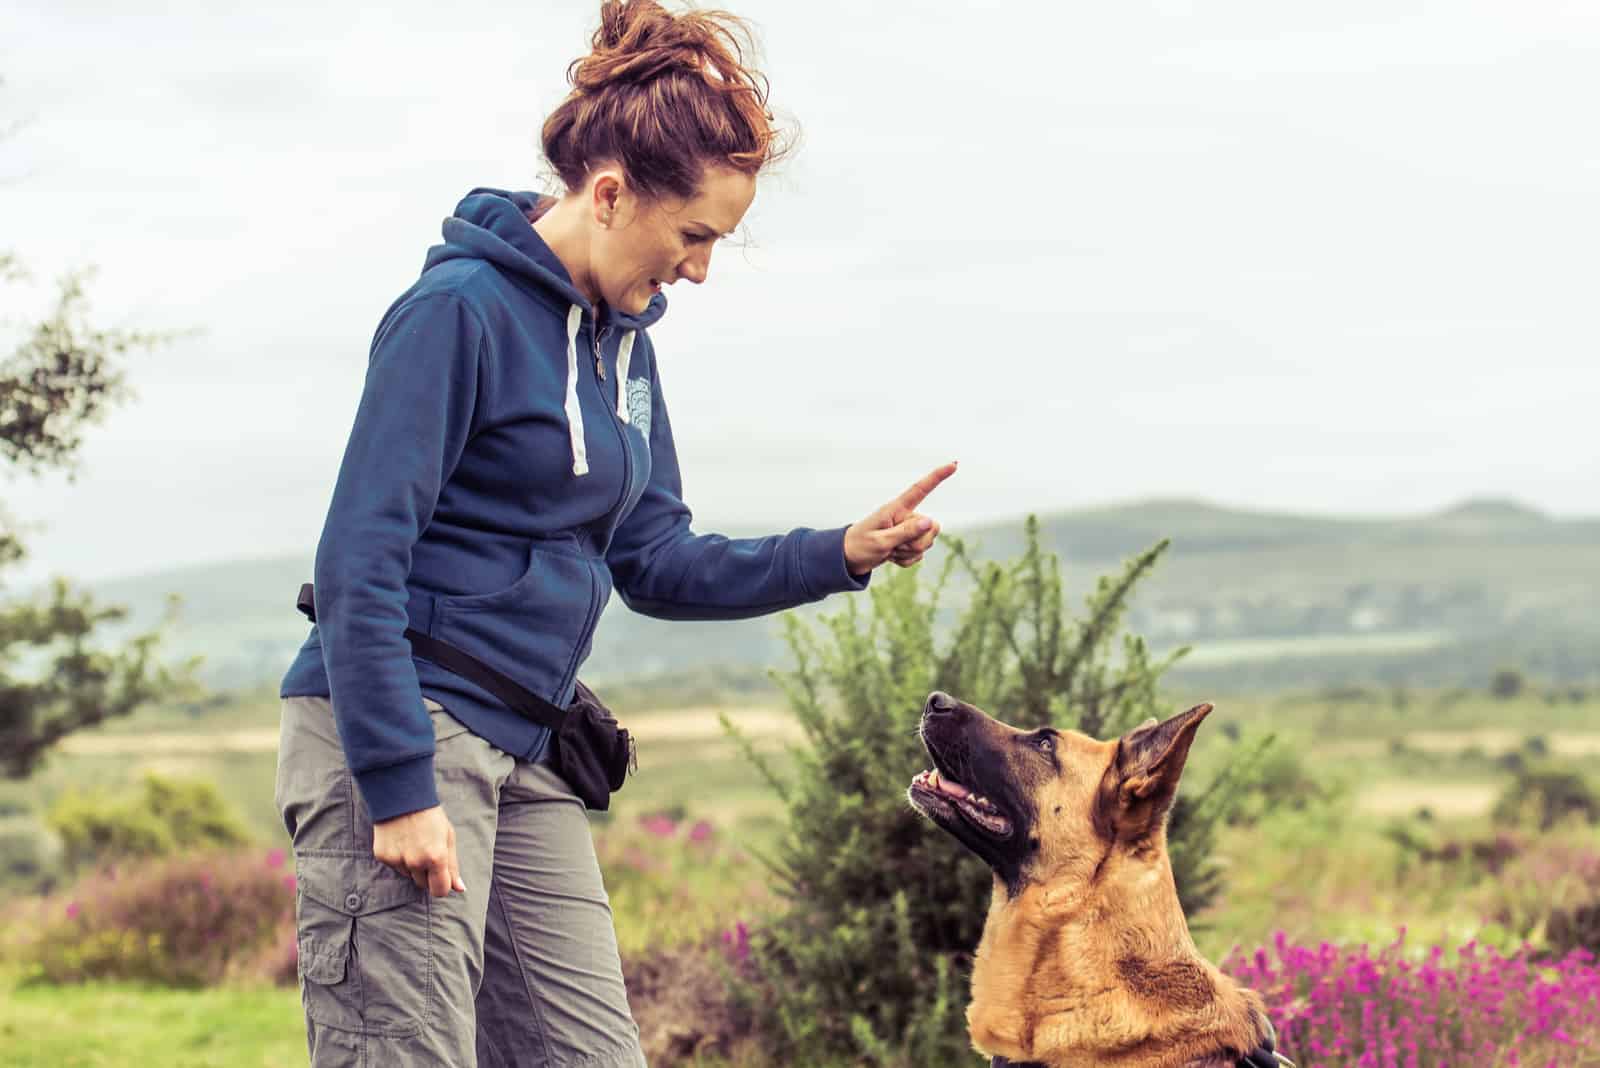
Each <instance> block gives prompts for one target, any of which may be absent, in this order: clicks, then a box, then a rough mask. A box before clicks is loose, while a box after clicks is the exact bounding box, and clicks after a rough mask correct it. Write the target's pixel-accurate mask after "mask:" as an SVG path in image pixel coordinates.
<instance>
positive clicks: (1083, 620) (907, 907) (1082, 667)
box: [723, 519, 1249, 1065]
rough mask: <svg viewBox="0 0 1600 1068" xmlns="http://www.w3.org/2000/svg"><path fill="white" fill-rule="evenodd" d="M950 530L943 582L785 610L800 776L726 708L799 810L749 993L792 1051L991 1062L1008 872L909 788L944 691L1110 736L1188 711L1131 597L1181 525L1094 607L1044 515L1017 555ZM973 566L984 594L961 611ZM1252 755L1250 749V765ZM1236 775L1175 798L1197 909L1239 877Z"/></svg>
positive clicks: (975, 584) (887, 577) (1016, 717)
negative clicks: (1167, 694)
mask: <svg viewBox="0 0 1600 1068" xmlns="http://www.w3.org/2000/svg"><path fill="white" fill-rule="evenodd" d="M949 542H950V544H951V546H952V549H951V552H950V555H949V556H948V558H947V559H946V562H945V566H944V568H943V569H942V570H941V571H940V572H939V573H938V575H937V577H936V578H935V579H934V580H933V581H932V582H927V583H925V582H924V581H923V580H922V578H921V575H920V574H919V572H920V570H921V569H908V570H904V571H899V572H897V573H895V574H884V575H880V576H879V577H878V578H876V579H875V580H874V582H873V585H872V587H871V590H870V593H869V595H868V598H867V600H868V601H869V602H870V609H863V608H862V607H861V601H862V599H860V598H851V599H847V600H846V601H845V602H844V605H843V607H842V608H841V609H840V610H839V611H838V612H835V613H833V614H831V615H825V616H824V617H822V621H821V624H820V627H819V628H813V627H810V626H806V625H803V624H801V623H799V622H797V621H796V620H794V619H793V618H792V617H791V618H789V619H787V620H786V625H787V627H788V638H789V643H790V646H791V649H792V651H793V655H794V658H795V667H794V669H793V670H791V671H789V672H787V673H782V674H780V676H779V680H780V682H781V684H782V685H783V687H784V689H785V691H786V693H787V696H788V699H789V702H790V704H791V706H792V708H793V710H794V712H795V715H796V717H797V719H798V721H799V723H800V725H801V727H802V729H803V732H804V736H805V743H806V744H805V745H804V746H801V747H798V748H797V749H796V750H795V751H794V753H793V756H794V760H795V764H794V771H793V773H792V775H791V776H788V777H780V776H778V775H777V774H776V773H775V772H774V771H773V770H772V768H771V767H770V765H769V764H768V763H767V761H766V760H765V759H764V758H763V756H762V755H761V754H760V753H758V752H757V751H756V750H755V749H754V747H753V746H752V745H750V744H749V743H748V741H745V740H744V739H743V738H742V736H739V735H738V731H737V729H736V728H735V727H734V726H733V724H732V723H731V722H730V721H729V720H728V718H727V717H726V716H724V717H723V723H724V726H725V727H726V728H727V729H728V730H729V731H730V732H732V733H734V734H735V736H736V737H740V740H741V743H742V744H743V747H744V751H745V753H746V756H747V757H748V758H749V759H750V760H752V761H753V762H754V763H755V764H756V765H757V766H758V767H759V768H760V769H761V770H762V772H763V773H764V774H765V775H766V777H767V779H768V781H769V782H770V783H771V785H772V786H773V788H774V789H775V790H776V791H777V793H778V794H779V796H780V798H781V799H782V800H783V802H784V804H785V806H786V808H787V810H788V823H787V827H786V832H785V835H784V836H783V837H782V838H781V839H780V840H779V844H778V845H777V846H776V849H775V854H774V855H773V856H771V857H768V858H766V859H767V861H768V863H769V864H770V866H771V867H772V869H773V874H774V876H775V884H776V887H777V892H778V894H779V895H780V897H781V898H782V907H783V911H782V913H781V915H780V916H778V917H777V918H775V919H774V920H773V921H772V922H771V923H769V924H767V925H765V926H764V927H763V928H762V929H760V930H759V931H757V932H756V934H755V935H754V937H753V940H752V949H751V962H752V964H753V968H754V970H755V972H756V973H757V974H758V976H759V980H758V982H757V983H756V984H754V985H752V986H748V987H746V988H745V989H744V990H743V991H742V993H741V995H740V996H741V997H742V998H743V1000H744V1002H745V1005H746V1008H747V1009H748V1010H749V1011H750V1012H751V1013H753V1014H754V1017H755V1019H756V1025H757V1027H758V1028H759V1030H760V1031H761V1032H762V1033H763V1036H764V1045H765V1046H767V1047H768V1048H769V1051H770V1052H771V1053H772V1054H773V1056H774V1057H775V1059H776V1062H777V1063H784V1064H800V1063H807V1062H808V1061H810V1060H814V1059H822V1058H823V1057H825V1056H837V1055H841V1054H842V1055H845V1056H850V1057H854V1058H858V1059H860V1060H862V1061H865V1062H867V1063H872V1064H879V1065H900V1064H905V1065H929V1064H960V1063H972V1062H973V1059H974V1055H973V1054H972V1052H971V1050H970V1046H969V1043H968V1040H967V1035H966V1024H965V1019H964V1014H965V1009H966V1004H967V981H968V976H969V972H970V964H971V959H972V953H973V951H974V950H975V949H976V947H977V943H978V938H979V935H980V934H981V932H982V927H983V921H984V916H985V913H986V912H987V909H988V904H989V898H990V893H991V889H992V885H993V879H992V876H991V874H990V872H989V870H988V868H987V867H986V866H985V865H984V864H983V863H982V862H981V861H979V860H978V859H976V858H975V857H973V856H971V855H970V854H968V853H967V852H966V851H965V850H963V849H962V848H961V847H960V846H958V845H957V844H956V843H954V842H952V841H951V840H950V839H949V837H948V836H947V835H945V834H943V833H942V832H940V831H938V830H937V829H935V828H934V827H933V826H932V825H930V824H929V823H928V822H927V821H926V820H924V819H922V818H921V817H919V816H918V815H916V814H915V813H914V812H913V811H912V809H911V808H910V806H909V805H908V804H907V801H906V788H907V786H908V784H909V782H910V780H911V778H912V776H914V775H915V774H916V773H917V772H918V771H920V770H921V769H923V768H925V767H927V764H928V758H927V755H926V753H925V751H924V750H923V748H922V745H921V743H920V741H919V740H918V736H917V725H918V721H919V717H920V713H921V710H922V707H923V703H924V701H925V700H926V698H927V696H928V693H929V692H930V691H932V690H935V689H938V690H943V691H945V692H947V693H950V694H953V695H955V696H957V697H959V698H961V699H962V700H965V701H969V702H971V703H973V704H975V705H977V706H978V707H980V708H982V709H984V710H985V711H987V712H989V713H990V714H991V715H994V716H995V717H996V718H998V719H1001V720H1004V721H1006V722H1008V723H1010V724H1012V725H1014V726H1017V727H1021V728H1024V729H1028V728H1032V727H1038V726H1042V725H1045V724H1054V725H1056V726H1058V727H1063V728H1076V729H1079V730H1082V731H1084V732H1085V733H1088V734H1091V735H1094V736H1096V737H1102V738H1106V737H1111V736H1114V735H1116V734H1118V733H1120V732H1122V731H1125V730H1126V729H1128V728H1130V727H1132V726H1135V725H1137V724H1138V723H1140V722H1141V721H1143V720H1145V719H1147V718H1150V717H1161V716H1164V715H1166V714H1168V713H1169V712H1170V709H1167V708H1165V707H1163V706H1162V705H1161V703H1160V702H1159V701H1158V695H1157V689H1156V687H1157V680H1158V678H1159V676H1160V675H1161V672H1162V671H1163V670H1164V669H1165V668H1166V667H1167V666H1168V664H1170V663H1171V662H1172V660H1173V659H1175V658H1176V654H1175V655H1174V657H1171V658H1168V659H1166V660H1163V661H1160V662H1157V661H1155V660H1153V659H1152V658H1151V656H1150V654H1149V652H1148V650H1147V649H1146V647H1145V644H1144V642H1143V641H1142V640H1141V639H1139V638H1138V637H1135V636H1133V635H1128V634H1124V633H1122V630H1121V624H1122V618H1123V613H1124V611H1125V609H1126V605H1127V599H1128V595H1129V593H1130V592H1131V591H1132V589H1133V587H1134V586H1135V584H1136V583H1137V582H1138V581H1139V580H1140V579H1141V578H1142V577H1144V576H1145V575H1146V574H1147V573H1148V572H1149V571H1150V569H1151V568H1152V567H1154V566H1155V563H1156V561H1157V559H1158V558H1159V557H1160V555H1161V553H1162V552H1163V551H1164V550H1165V548H1166V543H1165V542H1163V543H1161V544H1159V545H1157V546H1156V547H1154V548H1153V549H1151V550H1149V551H1148V552H1145V553H1143V554H1141V555H1139V556H1137V557H1135V558H1134V559H1133V560H1131V561H1130V562H1129V563H1128V565H1127V566H1126V568H1125V569H1124V570H1123V572H1122V573H1121V574H1120V575H1118V576H1116V577H1115V578H1102V579H1101V580H1100V581H1099V583H1098V585H1097V587H1096V588H1095V591H1094V592H1093V593H1092V594H1091V595H1090V596H1089V598H1088V600H1087V604H1086V606H1085V612H1084V614H1083V615H1082V617H1080V618H1074V617H1073V616H1072V615H1071V613H1070V611H1069V610H1068V608H1067V603H1066V598H1065V594H1064V590H1063V584H1062V579H1061V572H1060V565H1059V561H1058V560H1057V559H1056V557H1055V556H1054V555H1051V554H1047V553H1045V552H1042V551H1041V550H1040V548H1039V537H1038V524H1037V522H1036V521H1035V520H1033V519H1030V520H1029V521H1028V523H1027V528H1026V543H1025V550H1024V552H1023V555H1022V556H1021V557H1020V558H1018V559H1017V560H1015V561H1013V562H1011V563H1009V564H1001V563H995V562H979V561H977V560H976V559H974V558H973V556H972V555H971V554H970V553H969V552H968V550H967V549H966V548H965V547H964V546H962V545H961V544H960V543H959V542H958V541H955V540H954V539H949ZM958 569H959V572H958ZM957 574H959V576H960V577H961V578H962V579H963V581H964V592H965V603H964V604H963V605H961V606H959V607H956V608H954V609H953V610H951V611H950V612H949V616H948V618H946V617H945V616H944V615H942V614H941V605H942V602H943V600H944V599H945V598H946V597H947V595H949V594H950V593H951V592H952V590H953V589H954V586H953V583H952V576H954V575H957ZM936 621H937V623H938V624H939V625H937V626H936ZM1248 764H1249V761H1248V760H1243V761H1237V762H1235V764H1234V769H1235V771H1234V774H1239V773H1245V772H1247V769H1248ZM1228 785H1229V775H1227V774H1225V775H1223V776H1219V778H1218V779H1217V781H1216V783H1215V784H1214V785H1213V787H1212V788H1211V789H1210V790H1206V791H1201V790H1198V789H1197V788H1186V790H1185V792H1184V793H1183V794H1182V795H1181V796H1180V797H1179V800H1178V804H1177V806H1176V808H1175V809H1174V813H1173V818H1172V822H1171V824H1170V831H1169V844H1170V851H1171V856H1172V861H1173V867H1174V871H1175V873H1176V876H1177V881H1178V886H1179V890H1180V896H1181V898H1182V900H1183V903H1184V905H1185V907H1186V908H1187V909H1194V908H1198V907H1199V906H1201V905H1203V904H1204V903H1205V902H1206V901H1207V900H1208V899H1209V898H1210V897H1211V896H1212V895H1214V894H1215V893H1216V892H1217V890H1218V888H1219V886H1220V879H1221V875H1220V871H1219V870H1218V868H1217V867H1216V866H1215V865H1213V864H1212V863H1211V862H1210V860H1209V853H1210V842H1211V837H1212V835H1213V833H1214V831H1215V830H1216V828H1217V825H1218V823H1219V821H1221V820H1222V819H1224V818H1226V816H1227V815H1228V813H1229V812H1230V810H1231V806H1232V805H1233V803H1234V801H1233V796H1234V795H1233V792H1232V791H1231V790H1230V789H1228Z"/></svg>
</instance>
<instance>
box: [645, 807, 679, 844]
mask: <svg viewBox="0 0 1600 1068" xmlns="http://www.w3.org/2000/svg"><path fill="white" fill-rule="evenodd" d="M639 823H640V825H641V826H643V827H644V829H645V830H646V831H649V832H650V833H651V834H653V835H655V836H656V837H657V838H670V837H672V836H673V835H674V834H676V833H677V831H678V823H677V821H676V820H674V819H673V818H672V817H671V816H666V815H662V814H661V813H659V812H653V813H651V814H650V815H648V816H644V817H642V818H641V819H640V820H639Z"/></svg>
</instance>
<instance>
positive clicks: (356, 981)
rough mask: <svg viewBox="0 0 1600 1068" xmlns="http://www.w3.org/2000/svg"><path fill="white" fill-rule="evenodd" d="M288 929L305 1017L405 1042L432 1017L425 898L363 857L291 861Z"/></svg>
mask: <svg viewBox="0 0 1600 1068" xmlns="http://www.w3.org/2000/svg"><path fill="white" fill-rule="evenodd" d="M295 890H296V893H295V923H296V928H297V937H298V940H299V956H300V965H299V971H300V976H301V978H302V979H303V980H304V982H303V983H302V984H301V998H302V1000H303V1001H304V1003H305V1012H306V1018H307V1019H308V1020H312V1021H314V1022H316V1023H319V1024H322V1025H324V1026H326V1027H332V1028H336V1029H338V1030H341V1031H354V1032H359V1033H362V1034H369V1035H386V1036H391V1037H405V1036H408V1035H414V1034H416V1033H417V1032H419V1031H420V1030H422V1028H423V1027H424V1026H426V1025H427V1023H428V1020H429V1017H430V1015H431V1013H432V1011H433V998H434V990H433V985H434V984H433V957H432V949H433V946H432V939H431V938H430V931H429V926H430V923H429V921H430V916H429V912H430V909H431V907H432V906H431V902H430V900H429V897H428V893H427V891H425V890H422V889H419V888H418V887H417V885H416V884H415V883H413V882H412V881H411V880H410V879H408V878H406V877H405V876H403V875H401V874H400V873H399V872H397V871H395V870H394V869H393V868H391V867H389V866H388V865H387V864H381V863H379V862H378V861H377V860H376V859H374V858H373V857H372V855H371V854H366V855H361V854H351V853H321V852H314V851H302V852H300V853H299V854H297V855H296V857H295Z"/></svg>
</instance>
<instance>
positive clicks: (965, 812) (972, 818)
mask: <svg viewBox="0 0 1600 1068" xmlns="http://www.w3.org/2000/svg"><path fill="white" fill-rule="evenodd" d="M911 803H912V804H914V805H916V807H917V808H919V809H921V810H922V812H923V813H924V814H925V815H928V816H935V815H943V816H945V817H946V818H947V819H948V818H949V815H950V813H951V812H957V813H960V815H961V817H962V818H963V819H965V820H966V821H967V822H968V823H970V824H972V825H973V826H974V827H977V828H978V829H979V830H982V831H985V832H987V833H989V834H992V835H994V836H995V837H997V838H1004V837H1005V836H1006V835H1008V834H1010V833H1011V821H1010V820H1009V819H1007V818H1006V817H1005V816H1004V815H1003V814H1002V813H1001V812H1000V809H999V808H998V807H997V806H996V805H995V803H994V802H993V801H990V800H989V799H988V798H987V797H981V796H979V795H978V794H975V793H973V792H972V791H971V790H969V789H967V788H966V787H965V786H962V785H961V784H960V783H958V782H955V781H954V780H952V779H947V778H945V777H943V776H941V775H940V774H939V772H938V769H934V770H932V771H923V772H918V773H917V777H916V778H914V779H912V780H911Z"/></svg>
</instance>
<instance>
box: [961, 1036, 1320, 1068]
mask: <svg viewBox="0 0 1600 1068" xmlns="http://www.w3.org/2000/svg"><path fill="white" fill-rule="evenodd" d="M1233 1063H1234V1065H1235V1066H1236V1068H1295V1064H1294V1062H1293V1061H1291V1060H1290V1059H1289V1058H1288V1057H1285V1056H1284V1055H1283V1054H1281V1053H1279V1052H1278V1051H1277V1050H1275V1049H1273V1048H1272V1043H1271V1041H1270V1040H1268V1041H1267V1042H1263V1043H1262V1044H1261V1045H1259V1046H1257V1047H1256V1048H1255V1049H1253V1050H1251V1051H1250V1052H1249V1053H1247V1054H1245V1055H1244V1056H1243V1057H1240V1058H1239V1059H1238V1060H1236V1061H1234V1062H1233ZM989 1068H1049V1066H1048V1065H1045V1064H1042V1063H1040V1062H1039V1061H1008V1060H1006V1059H1005V1058H1004V1057H996V1058H994V1059H993V1060H991V1061H990V1062H989Z"/></svg>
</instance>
